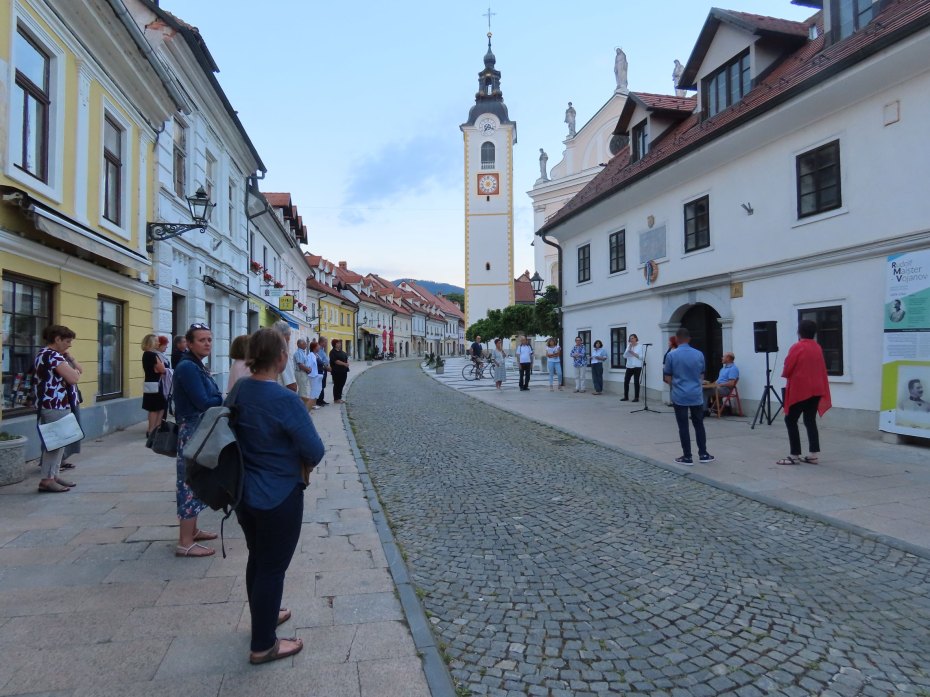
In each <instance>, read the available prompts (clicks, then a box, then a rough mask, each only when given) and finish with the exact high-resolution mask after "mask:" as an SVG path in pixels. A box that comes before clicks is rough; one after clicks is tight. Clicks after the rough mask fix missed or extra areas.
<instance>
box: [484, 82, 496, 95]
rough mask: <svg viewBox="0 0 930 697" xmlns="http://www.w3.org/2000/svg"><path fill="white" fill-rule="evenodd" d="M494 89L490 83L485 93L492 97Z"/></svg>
mask: <svg viewBox="0 0 930 697" xmlns="http://www.w3.org/2000/svg"><path fill="white" fill-rule="evenodd" d="M493 89H494V86H493V85H492V84H491V83H490V82H489V83H488V86H487V87H486V88H485V93H486V94H487V95H488V96H489V97H490V96H491V91H492V90H493Z"/></svg>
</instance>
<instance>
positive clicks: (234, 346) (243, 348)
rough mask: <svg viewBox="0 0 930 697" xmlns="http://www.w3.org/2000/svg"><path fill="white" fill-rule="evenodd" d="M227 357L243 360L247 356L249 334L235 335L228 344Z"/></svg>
mask: <svg viewBox="0 0 930 697" xmlns="http://www.w3.org/2000/svg"><path fill="white" fill-rule="evenodd" d="M229 357H230V358H232V359H233V360H234V361H244V360H245V359H246V358H248V357H249V335H248V334H243V335H242V336H237V337H236V338H235V339H233V340H232V343H231V344H230V345H229Z"/></svg>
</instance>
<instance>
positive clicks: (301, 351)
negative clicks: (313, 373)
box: [294, 339, 316, 409]
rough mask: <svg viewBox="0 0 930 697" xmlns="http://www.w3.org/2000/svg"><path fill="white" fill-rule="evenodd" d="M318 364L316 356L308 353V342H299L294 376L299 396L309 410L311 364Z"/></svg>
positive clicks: (295, 356)
mask: <svg viewBox="0 0 930 697" xmlns="http://www.w3.org/2000/svg"><path fill="white" fill-rule="evenodd" d="M311 361H313V362H314V363H316V356H311V355H310V354H309V353H307V342H306V341H305V340H304V339H298V340H297V350H296V351H294V375H295V377H296V378H297V396H298V397H300V399H301V401H302V402H303V403H304V406H306V407H307V409H309V408H310V362H311Z"/></svg>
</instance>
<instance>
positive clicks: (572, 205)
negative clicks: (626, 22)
mask: <svg viewBox="0 0 930 697" xmlns="http://www.w3.org/2000/svg"><path fill="white" fill-rule="evenodd" d="M815 21H816V22H817V23H818V24H820V23H821V22H822V17H821V16H820V15H819V14H818V15H817V16H815ZM912 24H914V25H919V26H923V27H926V26H927V25H928V24H930V0H913V1H910V2H907V1H905V2H898V3H893V4H891V5H889V6H888V7H887V8H886V9H885V10H884V11H883V12H881V13H880V14H879V15H877V17H875V19H873V21H872V22H871V23H870V24H869V26H868V27H866V28H865V29H862V30H861V31H858V32H856V33H855V34H853V35H852V36H850V37H848V38H847V39H844V40H843V41H840V42H838V43H836V44H833V45H831V46H828V47H825V46H824V34H823V32H822V31H821V32H820V34H819V35H818V37H817V38H816V39H813V40H809V41H807V42H805V44H804V45H803V46H802V47H801V48H799V49H798V50H797V51H795V52H794V53H793V54H791V55H789V56H788V57H786V58H785V59H784V60H783V61H782V62H781V64H780V65H778V66H777V67H776V68H775V69H774V70H773V71H772V72H771V73H770V74H769V75H768V76H767V77H766V78H765V79H764V80H763V81H762V82H761V83H759V84H758V85H756V86H755V87H754V88H753V89H752V90H750V91H749V93H748V94H746V96H745V97H743V99H741V100H740V101H739V102H737V103H736V104H734V105H733V106H731V107H729V108H727V109H725V110H723V111H721V112H720V113H719V114H716V115H715V116H713V117H711V118H709V119H705V120H703V121H702V120H701V119H700V115H699V114H694V115H692V116H690V117H688V118H687V119H685V120H684V121H682V122H681V123H679V124H678V125H677V126H675V127H673V128H672V129H670V130H669V131H668V132H666V134H664V136H663V137H661V138H660V139H659V140H657V141H653V142H652V143H650V145H649V152H648V154H646V156H645V157H643V158H642V159H640V160H638V161H637V162H634V163H630V161H629V146H628V147H627V148H626V149H624V150H622V151H620V152H619V153H617V155H616V156H614V157H613V158H612V159H611V160H610V161H609V162H608V163H607V166H606V167H605V168H604V169H603V170H601V172H599V173H598V174H597V176H595V177H594V179H592V180H591V181H590V182H588V184H587V186H585V187H584V188H583V189H582V190H581V191H579V192H578V193H577V194H576V195H575V196H574V197H573V198H572V199H570V200H569V201H568V202H567V203H566V204H565V205H564V206H563V207H562V208H561V209H559V211H557V212H556V213H555V214H554V215H553V216H552V217H551V218H550V219H549V220H547V221H546V222H545V223H544V224H543V226H542V227H541V228H540V229H539V230H538V231H537V233H536V234H538V235H543V234H546V233H547V232H549V231H551V230H552V228H553V227H555V226H556V225H559V224H560V223H562V222H565V221H566V220H568V219H569V218H572V217H573V216H575V215H576V214H577V213H579V212H580V211H582V210H585V209H586V208H588V207H590V206H592V205H594V204H595V203H597V202H599V201H601V200H602V199H605V198H607V197H608V196H610V195H611V194H613V193H615V192H617V191H620V190H622V189H623V188H625V187H627V186H630V185H631V184H632V183H633V182H635V181H637V180H639V179H640V178H641V177H644V176H646V175H648V174H650V173H652V172H654V171H655V170H658V169H661V168H662V167H665V166H668V165H670V164H672V163H673V162H674V161H675V160H676V159H678V158H680V157H682V156H683V155H684V154H686V153H687V152H690V151H691V150H692V149H695V148H697V147H701V146H703V145H705V144H706V143H708V142H710V141H712V140H714V139H716V138H719V137H721V136H722V135H724V134H725V133H727V132H728V131H729V130H730V129H732V128H735V127H738V126H739V125H740V124H741V123H744V122H746V121H749V120H751V119H753V118H756V117H757V116H759V115H760V114H762V113H765V112H766V111H768V110H769V109H772V108H774V107H775V106H777V105H778V104H780V103H781V102H782V101H784V100H787V99H790V98H791V97H792V96H794V95H795V94H799V93H801V92H804V91H806V90H809V89H812V88H813V87H814V86H816V85H817V84H819V83H820V82H821V81H822V80H824V79H827V78H828V77H829V76H831V75H833V74H835V73H836V72H837V71H840V70H844V69H847V68H849V67H851V66H852V65H854V64H855V63H858V62H859V61H862V60H865V59H867V58H869V57H871V56H872V55H873V54H874V51H870V50H868V49H869V47H873V46H875V45H876V44H877V46H875V47H874V50H875V51H877V50H880V48H881V46H883V45H884V43H885V42H887V41H888V37H889V36H891V35H892V34H893V33H894V32H896V31H902V32H905V35H906V32H908V31H910V30H911V29H912V28H911V26H910V25H912Z"/></svg>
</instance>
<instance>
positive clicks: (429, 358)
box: [426, 351, 436, 368]
mask: <svg viewBox="0 0 930 697" xmlns="http://www.w3.org/2000/svg"><path fill="white" fill-rule="evenodd" d="M435 362H436V354H434V353H433V352H432V351H430V352H429V353H427V354H426V367H427V368H432V367H433V363H435Z"/></svg>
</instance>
